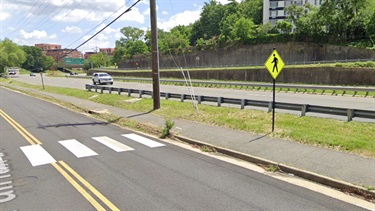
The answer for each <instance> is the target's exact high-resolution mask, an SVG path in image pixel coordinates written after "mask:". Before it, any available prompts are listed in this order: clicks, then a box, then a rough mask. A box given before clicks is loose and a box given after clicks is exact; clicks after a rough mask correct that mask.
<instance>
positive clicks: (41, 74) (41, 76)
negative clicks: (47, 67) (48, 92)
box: [40, 72, 44, 90]
mask: <svg viewBox="0 0 375 211" xmlns="http://www.w3.org/2000/svg"><path fill="white" fill-rule="evenodd" d="M40 78H41V79H42V86H43V90H44V81H43V72H40Z"/></svg>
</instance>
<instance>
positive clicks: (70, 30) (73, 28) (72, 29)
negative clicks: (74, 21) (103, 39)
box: [61, 26, 82, 33]
mask: <svg viewBox="0 0 375 211" xmlns="http://www.w3.org/2000/svg"><path fill="white" fill-rule="evenodd" d="M61 31H62V32H66V33H82V29H81V28H79V27H77V26H66V27H65V28H64V29H62V30H61Z"/></svg>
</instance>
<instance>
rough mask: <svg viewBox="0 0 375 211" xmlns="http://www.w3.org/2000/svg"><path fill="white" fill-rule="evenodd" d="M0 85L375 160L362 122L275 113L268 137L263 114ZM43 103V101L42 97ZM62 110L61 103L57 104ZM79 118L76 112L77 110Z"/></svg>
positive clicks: (370, 130)
mask: <svg viewBox="0 0 375 211" xmlns="http://www.w3.org/2000/svg"><path fill="white" fill-rule="evenodd" d="M0 83H1V84H2V85H3V86H5V87H8V88H11V89H18V90H19V91H23V92H25V91H24V90H23V89H20V87H23V88H27V89H28V90H30V89H32V90H36V91H37V92H32V91H27V94H29V95H34V96H37V97H42V96H43V95H41V94H38V93H40V92H42V93H43V92H49V93H56V94H61V95H67V96H73V97H77V98H81V99H85V100H91V101H93V102H97V103H101V104H106V105H111V106H115V107H119V108H122V109H127V110H133V111H139V112H150V111H152V113H154V114H156V115H160V116H163V117H164V118H165V119H172V120H173V119H186V120H191V121H196V122H202V123H206V124H211V125H216V126H222V127H227V128H232V129H235V130H241V131H246V132H249V133H255V134H269V136H271V137H275V138H282V139H286V140H289V141H294V142H300V143H304V144H310V145H315V146H319V147H326V148H331V149H334V150H340V151H345V152H349V153H353V154H358V155H362V156H366V157H372V158H375V124H374V123H364V122H356V121H351V122H346V121H339V120H334V119H325V118H318V117H308V116H304V117H299V116H296V115H291V114H283V113H276V117H275V131H274V132H273V133H270V131H271V124H272V122H271V119H272V117H271V116H272V114H271V113H267V112H264V111H258V110H250V109H244V110H240V109H238V108H228V107H216V106H210V105H204V104H201V105H199V112H197V110H196V109H195V108H194V107H193V106H192V103H191V102H179V101H174V100H161V108H160V109H158V110H153V99H147V98H142V99H140V100H138V101H134V102H132V103H129V102H127V101H126V100H129V99H132V97H128V96H125V95H117V94H106V93H103V94H100V93H96V92H88V91H85V90H79V89H73V88H60V87H52V86H46V87H45V89H44V90H43V88H42V87H41V86H36V85H31V84H27V83H22V82H18V81H13V80H11V79H0ZM44 98H45V97H44ZM47 100H50V101H51V100H52V101H58V99H52V98H48V99H47ZM57 103H59V104H64V102H57ZM63 106H65V107H69V108H70V109H76V110H77V109H79V108H78V107H76V106H74V105H67V104H65V105H63ZM80 111H81V112H82V110H80ZM96 117H98V118H101V119H102V120H105V121H108V122H111V123H116V124H119V125H121V126H126V127H130V128H133V129H136V130H141V131H143V132H148V133H152V134H155V133H159V134H158V135H160V133H161V131H162V128H155V127H148V126H146V125H144V124H143V125H142V124H139V123H137V122H134V120H129V119H126V118H120V117H115V116H111V115H105V114H103V115H98V116H96Z"/></svg>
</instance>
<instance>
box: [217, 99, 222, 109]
mask: <svg viewBox="0 0 375 211" xmlns="http://www.w3.org/2000/svg"><path fill="white" fill-rule="evenodd" d="M222 101H223V98H222V97H218V98H217V107H220V106H221V102H222Z"/></svg>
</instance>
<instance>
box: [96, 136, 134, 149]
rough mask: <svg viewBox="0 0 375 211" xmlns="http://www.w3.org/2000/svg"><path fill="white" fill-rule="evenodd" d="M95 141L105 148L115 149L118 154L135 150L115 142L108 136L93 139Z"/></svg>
mask: <svg viewBox="0 0 375 211" xmlns="http://www.w3.org/2000/svg"><path fill="white" fill-rule="evenodd" d="M92 139H94V140H95V141H97V142H99V143H101V144H104V145H105V146H107V147H109V148H111V149H113V150H114V151H116V152H125V151H131V150H134V149H133V148H131V147H129V146H126V145H125V144H122V143H120V142H118V141H115V140H113V139H111V138H109V137H107V136H100V137H92Z"/></svg>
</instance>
